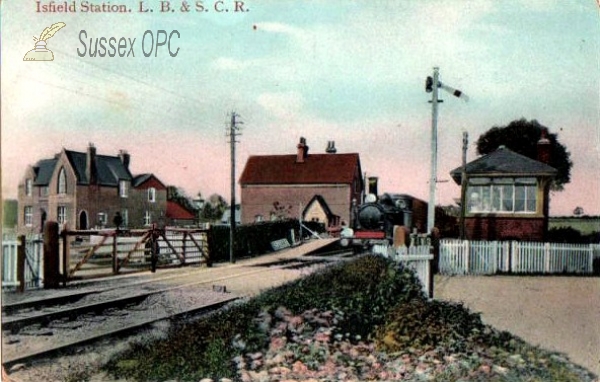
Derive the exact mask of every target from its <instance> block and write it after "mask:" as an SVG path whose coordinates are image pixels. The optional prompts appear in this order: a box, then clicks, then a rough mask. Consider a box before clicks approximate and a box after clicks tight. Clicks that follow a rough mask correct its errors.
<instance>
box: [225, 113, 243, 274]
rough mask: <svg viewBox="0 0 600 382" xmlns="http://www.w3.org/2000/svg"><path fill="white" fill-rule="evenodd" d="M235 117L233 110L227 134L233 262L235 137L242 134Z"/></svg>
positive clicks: (230, 250) (230, 248)
mask: <svg viewBox="0 0 600 382" xmlns="http://www.w3.org/2000/svg"><path fill="white" fill-rule="evenodd" d="M236 117H239V116H238V115H237V114H236V113H235V112H232V113H231V122H230V124H229V131H228V133H227V135H228V136H229V143H230V148H231V206H230V212H229V262H231V263H235V259H234V256H233V253H234V243H235V226H236V222H235V144H236V140H235V137H237V136H238V135H242V134H241V133H240V132H239V127H238V126H237V124H241V123H242V122H238V121H236Z"/></svg>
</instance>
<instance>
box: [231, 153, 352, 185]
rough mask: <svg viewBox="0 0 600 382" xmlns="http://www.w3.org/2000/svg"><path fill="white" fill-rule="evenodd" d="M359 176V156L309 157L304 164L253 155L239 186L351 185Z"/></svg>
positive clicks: (286, 158) (291, 158) (293, 158)
mask: <svg viewBox="0 0 600 382" xmlns="http://www.w3.org/2000/svg"><path fill="white" fill-rule="evenodd" d="M357 171H358V173H359V174H360V173H361V172H360V171H361V169H360V159H359V156H358V154H356V153H352V154H310V155H308V156H307V157H306V158H305V159H304V162H302V163H296V155H265V156H251V157H250V158H248V161H247V162H246V167H245V168H244V171H243V172H242V176H241V177H240V184H319V183H321V184H323V183H325V184H350V183H352V181H353V180H354V176H355V175H356V173H357Z"/></svg>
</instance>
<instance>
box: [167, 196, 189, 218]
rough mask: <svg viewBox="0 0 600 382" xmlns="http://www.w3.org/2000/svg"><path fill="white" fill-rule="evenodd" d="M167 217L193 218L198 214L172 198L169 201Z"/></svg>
mask: <svg viewBox="0 0 600 382" xmlns="http://www.w3.org/2000/svg"><path fill="white" fill-rule="evenodd" d="M167 218H169V219H180V220H193V219H195V218H196V215H195V214H194V213H193V212H191V211H189V210H187V209H186V208H185V207H183V206H182V205H181V204H179V203H177V202H174V201H172V200H168V201H167Z"/></svg>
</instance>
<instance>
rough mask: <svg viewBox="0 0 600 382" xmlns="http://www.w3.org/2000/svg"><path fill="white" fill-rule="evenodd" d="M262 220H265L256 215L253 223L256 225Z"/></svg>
mask: <svg viewBox="0 0 600 382" xmlns="http://www.w3.org/2000/svg"><path fill="white" fill-rule="evenodd" d="M264 220H265V219H264V218H263V216H262V215H256V216H254V221H255V222H256V223H259V222H262V221H264Z"/></svg>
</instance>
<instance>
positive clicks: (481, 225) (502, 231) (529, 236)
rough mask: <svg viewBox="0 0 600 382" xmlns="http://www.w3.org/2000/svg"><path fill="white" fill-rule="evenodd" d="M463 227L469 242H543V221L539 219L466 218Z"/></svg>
mask: <svg viewBox="0 0 600 382" xmlns="http://www.w3.org/2000/svg"><path fill="white" fill-rule="evenodd" d="M465 227H466V234H467V239H469V240H508V239H516V240H523V241H543V240H544V238H545V228H544V227H545V219H544V218H541V217H531V218H528V217H498V216H476V217H467V218H465Z"/></svg>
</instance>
